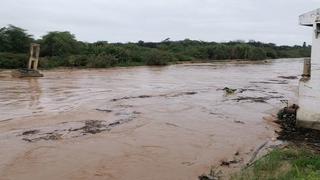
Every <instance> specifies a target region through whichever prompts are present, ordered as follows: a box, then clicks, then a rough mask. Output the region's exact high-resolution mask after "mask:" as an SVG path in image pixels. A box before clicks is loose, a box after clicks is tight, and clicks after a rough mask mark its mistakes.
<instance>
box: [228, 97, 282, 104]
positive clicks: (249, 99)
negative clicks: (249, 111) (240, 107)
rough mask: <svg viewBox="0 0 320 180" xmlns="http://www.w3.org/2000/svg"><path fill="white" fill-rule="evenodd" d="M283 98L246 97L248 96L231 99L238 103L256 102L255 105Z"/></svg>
mask: <svg viewBox="0 0 320 180" xmlns="http://www.w3.org/2000/svg"><path fill="white" fill-rule="evenodd" d="M281 98H284V97H283V96H265V97H248V96H240V97H238V98H236V99H233V100H235V101H237V102H240V101H250V102H256V103H267V101H268V100H270V99H281Z"/></svg>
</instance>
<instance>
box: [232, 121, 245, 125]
mask: <svg viewBox="0 0 320 180" xmlns="http://www.w3.org/2000/svg"><path fill="white" fill-rule="evenodd" d="M233 122H234V123H238V124H245V123H244V122H243V121H233Z"/></svg>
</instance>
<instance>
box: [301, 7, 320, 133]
mask: <svg viewBox="0 0 320 180" xmlns="http://www.w3.org/2000/svg"><path fill="white" fill-rule="evenodd" d="M300 24H301V25H303V26H310V27H312V28H313V40H312V53H311V73H309V72H308V71H309V69H310V67H308V66H309V65H308V64H309V62H308V61H306V62H305V68H304V73H303V75H305V76H304V77H303V78H302V79H301V80H300V84H299V106H300V108H299V110H298V113H297V125H298V126H301V127H306V128H312V129H318V130H320V9H317V10H314V11H311V12H308V13H305V14H303V15H301V16H300ZM308 74H309V76H308ZM310 74H311V76H310Z"/></svg>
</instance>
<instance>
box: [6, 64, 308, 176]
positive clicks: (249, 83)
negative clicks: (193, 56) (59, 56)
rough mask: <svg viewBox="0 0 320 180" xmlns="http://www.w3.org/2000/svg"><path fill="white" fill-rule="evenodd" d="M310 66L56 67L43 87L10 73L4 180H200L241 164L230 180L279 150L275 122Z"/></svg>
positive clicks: (38, 81) (40, 82)
mask: <svg viewBox="0 0 320 180" xmlns="http://www.w3.org/2000/svg"><path fill="white" fill-rule="evenodd" d="M302 67H303V59H279V60H273V61H269V62H263V63H252V62H251V63H250V62H246V63H245V62H243V63H235V62H229V63H219V62H218V63H212V64H179V65H171V66H166V67H132V68H112V69H90V70H69V69H68V70H66V69H61V70H60V69H58V70H49V71H43V74H44V78H39V79H15V78H11V77H10V72H9V71H7V70H2V71H0V159H1V161H0V177H1V178H0V179H1V180H20V179H21V180H35V179H46V180H51V179H52V180H56V179H59V180H60V179H77V180H78V179H83V180H85V179H112V180H113V179H115V180H126V179H137V180H138V179H139V180H150V179H152V180H188V179H190V180H195V179H197V178H198V176H199V175H201V174H203V173H207V172H208V171H209V170H210V167H211V166H214V167H219V166H220V165H221V162H223V161H232V160H235V161H236V162H235V163H233V164H231V165H230V166H229V167H221V168H222V170H223V171H224V173H225V174H227V175H225V177H227V176H228V174H229V173H232V172H235V171H237V170H238V169H239V168H241V167H243V166H245V165H246V163H248V161H249V160H250V158H251V157H252V154H253V153H254V152H255V150H256V149H257V148H258V147H259V146H261V144H264V143H266V142H267V143H268V144H269V145H271V144H273V141H272V139H273V140H274V138H275V137H276V135H275V133H274V131H275V129H276V127H275V126H274V124H272V123H271V122H270V121H269V119H272V115H273V114H274V113H275V112H276V111H277V109H278V108H280V107H283V106H284V104H283V103H282V102H281V101H283V100H289V102H290V103H294V102H296V100H297V89H298V82H299V80H298V78H299V75H300V74H301V72H302ZM288 76H293V77H288ZM295 76H296V77H297V78H294V77H295ZM225 87H229V88H233V89H237V91H236V92H235V93H226V92H225V91H224V90H222V89H223V88H225Z"/></svg>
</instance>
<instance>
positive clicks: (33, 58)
mask: <svg viewBox="0 0 320 180" xmlns="http://www.w3.org/2000/svg"><path fill="white" fill-rule="evenodd" d="M39 55H40V44H35V43H32V44H31V45H30V58H29V63H28V68H27V69H18V70H15V71H13V72H12V76H13V77H19V78H22V77H43V75H42V74H41V73H40V72H39V71H38V65H39Z"/></svg>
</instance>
